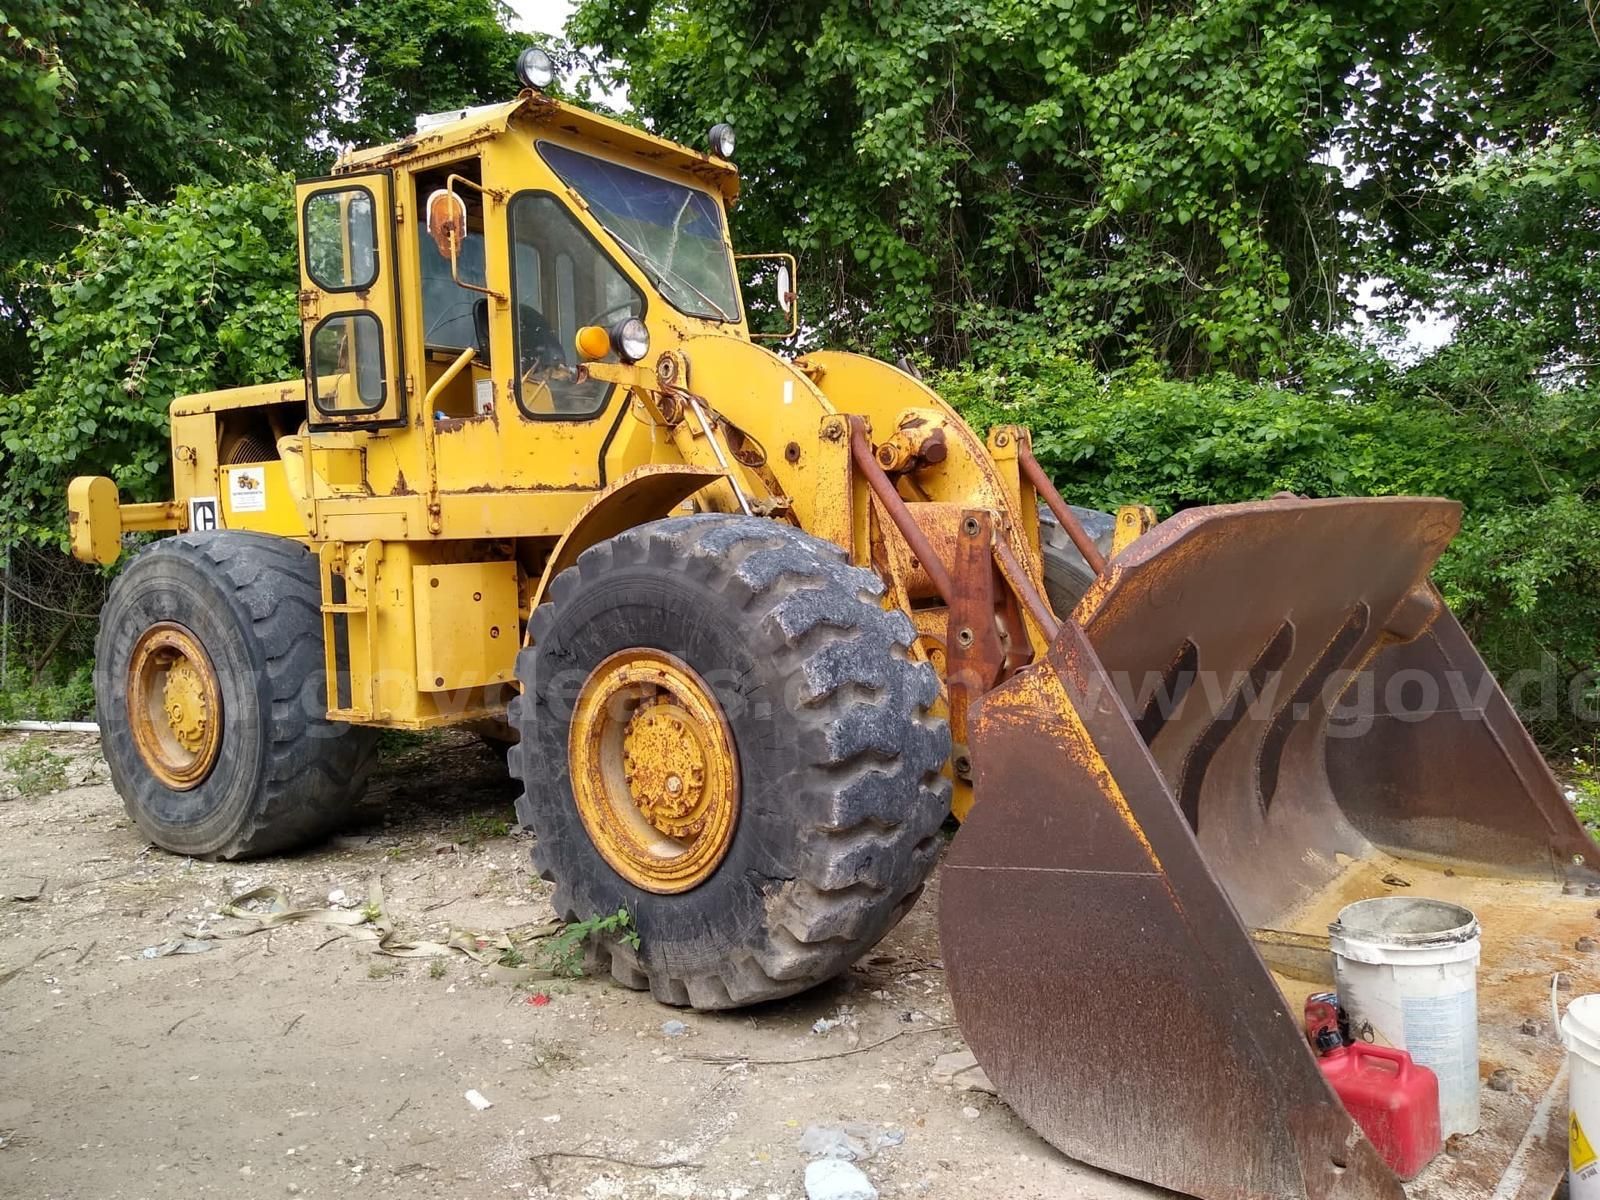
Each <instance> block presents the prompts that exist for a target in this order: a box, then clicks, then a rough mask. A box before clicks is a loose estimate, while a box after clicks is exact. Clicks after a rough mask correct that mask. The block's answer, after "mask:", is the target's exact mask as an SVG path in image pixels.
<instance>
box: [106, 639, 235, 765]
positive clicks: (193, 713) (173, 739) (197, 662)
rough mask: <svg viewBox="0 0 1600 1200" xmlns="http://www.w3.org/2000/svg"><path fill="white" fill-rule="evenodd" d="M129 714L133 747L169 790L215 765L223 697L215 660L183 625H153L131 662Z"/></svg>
mask: <svg viewBox="0 0 1600 1200" xmlns="http://www.w3.org/2000/svg"><path fill="white" fill-rule="evenodd" d="M127 703H128V716H129V726H130V730H131V732H132V735H133V744H134V747H135V748H136V749H137V750H138V752H139V755H140V757H141V758H143V759H144V762H145V765H146V766H148V767H149V768H150V771H151V773H152V774H154V775H155V776H156V778H157V779H159V780H160V781H161V782H162V783H163V784H165V785H166V786H167V787H169V788H172V789H173V790H175V791H187V790H188V789H190V788H192V787H195V786H196V785H197V784H199V783H200V782H201V781H202V780H203V779H205V777H206V776H207V775H209V774H210V773H211V768H212V767H213V766H215V765H216V761H217V751H218V750H219V748H220V747H221V744H222V698H221V691H220V689H219V687H218V685H217V673H216V670H215V669H214V668H213V667H212V665H211V658H210V656H209V655H207V654H206V652H205V648H204V647H203V646H201V645H200V641H199V639H198V638H196V637H195V635H194V634H193V633H192V632H190V631H189V630H188V629H186V628H184V627H183V626H182V625H179V624H176V623H175V622H170V621H163V622H161V623H159V624H156V625H152V626H151V627H150V628H149V629H147V630H145V632H144V633H143V634H142V635H141V636H140V638H139V640H138V641H137V642H136V643H135V644H134V647H133V654H132V656H131V657H130V659H129V662H128V692H127Z"/></svg>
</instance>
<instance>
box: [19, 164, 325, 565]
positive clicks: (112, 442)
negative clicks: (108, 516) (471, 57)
mask: <svg viewBox="0 0 1600 1200" xmlns="http://www.w3.org/2000/svg"><path fill="white" fill-rule="evenodd" d="M294 219H295V218H294V191H293V187H292V181H291V180H290V179H289V178H288V177H286V176H283V175H280V174H278V173H277V172H276V171H274V170H272V169H270V168H268V167H266V166H265V165H258V166H257V167H256V168H255V170H254V172H253V173H252V175H251V176H250V177H248V178H245V179H242V180H240V181H239V182H236V183H233V184H230V185H228V186H225V187H224V186H218V185H214V184H186V185H183V186H181V187H180V188H179V189H178V191H177V194H176V195H175V196H174V197H173V199H172V200H171V201H169V202H167V203H165V204H153V203H150V202H148V201H136V202H134V203H132V204H130V205H128V206H126V207H125V208H122V209H112V208H102V209H101V210H100V211H99V212H98V213H97V214H96V223H95V226H94V228H93V229H92V230H91V231H90V232H89V233H88V234H87V235H86V236H85V237H84V238H83V239H82V240H81V241H80V242H79V243H78V245H77V246H75V247H74V248H73V249H72V251H71V252H70V253H69V254H68V255H67V256H66V257H65V258H64V259H63V260H62V261H61V262H60V263H58V264H56V265H55V266H53V267H51V268H50V269H49V270H48V271H47V272H46V274H45V275H44V277H43V280H42V284H41V294H42V303H41V305H40V310H39V312H40V319H39V320H38V322H37V323H36V324H35V326H34V330H33V349H34V351H35V353H36V355H37V358H38V361H39V364H40V365H39V369H38V372H37V375H36V377H35V379H34V381H33V383H32V385H31V386H30V387H29V388H27V389H26V390H25V391H23V392H21V393H19V394H17V395H15V396H11V397H8V398H7V399H6V402H5V403H4V404H3V405H0V478H3V479H4V480H5V482H6V486H5V488H4V490H3V492H0V531H3V536H0V551H3V549H4V543H8V542H11V541H13V540H24V539H25V540H29V541H34V542H42V543H45V544H53V545H57V546H64V545H65V540H66V523H65V503H64V502H65V493H64V490H63V489H64V488H65V486H66V482H67V479H68V478H69V477H70V476H71V475H73V474H105V475H110V476H111V477H112V478H113V479H115V480H116V481H117V484H118V486H119V487H120V488H121V489H122V491H123V493H124V494H125V495H127V496H128V497H129V498H130V499H132V500H153V499H158V498H162V497H165V496H168V495H170V494H171V493H170V487H171V483H170V479H169V474H170V470H169V468H170V463H169V452H168V446H167V408H168V405H169V404H170V403H171V402H172V401H173V400H174V399H176V398H177V397H179V396H183V395H187V394H190V393H194V392H204V391H209V390H212V389H214V388H220V387H229V386H234V385H238V384H246V383H257V382H264V381H267V380H271V379H282V378H285V377H289V376H292V375H293V374H294V373H295V371H296V370H297V369H298V368H297V365H296V364H297V361H298V358H299V353H300V349H299V328H300V327H299V315H298V313H297V311H296V309H295V286H296V279H297V275H296V266H295V238H294Z"/></svg>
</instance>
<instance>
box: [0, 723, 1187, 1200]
mask: <svg viewBox="0 0 1600 1200" xmlns="http://www.w3.org/2000/svg"><path fill="white" fill-rule="evenodd" d="M19 751H22V753H20V754H19ZM19 764H20V765H19ZM0 766H4V769H0V888H3V892H0V1081H3V1084H0V1195H3V1196H6V1197H17V1198H31V1197H85V1198H93V1200H120V1198H123V1197H128V1198H133V1197H166V1196H182V1197H185V1198H188V1197H197V1196H227V1197H240V1198H248V1197H258V1196H259V1197H283V1196H291V1195H293V1196H305V1197H316V1196H326V1197H332V1196H348V1195H351V1194H361V1193H368V1194H374V1195H380V1196H394V1197H477V1196H501V1195H516V1196H526V1197H529V1198H533V1200H542V1198H546V1197H552V1198H553V1197H562V1198H566V1197H586V1198H590V1200H633V1198H644V1197H695V1198H710V1200H775V1198H779V1197H781V1198H783V1200H790V1198H798V1197H803V1196H804V1195H805V1187H804V1184H803V1175H804V1171H805V1167H806V1164H807V1162H808V1161H810V1159H811V1158H812V1157H813V1155H812V1154H810V1153H808V1152H807V1150H808V1149H810V1148H813V1147H815V1146H817V1145H818V1144H819V1143H820V1142H826V1141H828V1140H829V1139H830V1138H831V1139H837V1138H839V1137H850V1138H853V1139H854V1140H855V1143H856V1146H857V1148H858V1150H860V1151H861V1152H862V1153H864V1154H870V1157H864V1158H863V1159H862V1160H861V1161H860V1162H859V1163H858V1166H859V1167H860V1168H861V1169H862V1170H863V1171H864V1172H865V1173H866V1175H867V1176H868V1177H869V1178H870V1179H871V1181H872V1183H873V1185H874V1186H875V1187H876V1188H877V1189H878V1191H879V1194H880V1195H881V1196H883V1197H885V1198H890V1197H931V1198H938V1197H952V1198H956V1197H960V1198H963V1200H965V1198H967V1197H984V1198H986V1200H991V1198H992V1200H1000V1198H1010V1197H1016V1198H1019V1200H1020V1198H1023V1197H1038V1198H1045V1197H1051V1198H1054V1197H1074V1198H1078V1197H1081V1198H1085V1200H1122V1198H1134V1197H1146V1198H1148V1197H1154V1196H1156V1195H1158V1193H1157V1192H1155V1191H1154V1190H1152V1189H1148V1188H1143V1187H1139V1186H1136V1185H1133V1184H1130V1183H1127V1182H1125V1181H1122V1180H1119V1179H1117V1178H1115V1177H1112V1176H1108V1175H1104V1174H1102V1173H1100V1172H1097V1171H1095V1170H1093V1169H1092V1168H1089V1167H1086V1166H1083V1165H1081V1164H1078V1163H1075V1162H1072V1161H1071V1160H1068V1159H1066V1158H1064V1157H1063V1156H1062V1155H1060V1154H1059V1153H1057V1152H1056V1151H1055V1150H1054V1149H1052V1148H1051V1147H1049V1146H1048V1145H1046V1144H1045V1143H1044V1142H1042V1141H1040V1140H1039V1139H1038V1138H1037V1137H1035V1136H1034V1135H1033V1134H1031V1133H1030V1132H1029V1131H1028V1130H1027V1129H1026V1128H1025V1127H1024V1126H1023V1125H1022V1124H1021V1123H1020V1122H1019V1121H1018V1120H1017V1119H1016V1118H1015V1117H1013V1116H1012V1115H1011V1113H1010V1112H1009V1110H1008V1109H1007V1108H1006V1107H1005V1105H1004V1104H1002V1103H1001V1102H1000V1101H998V1100H997V1099H995V1098H994V1097H993V1096H990V1095H988V1094H985V1093H983V1092H981V1091H964V1090H960V1089H959V1088H958V1087H957V1086H956V1085H954V1084H952V1083H950V1082H947V1081H945V1080H943V1079H940V1078H937V1077H936V1076H935V1073H934V1070H933V1067H934V1063H935V1060H936V1059H937V1058H938V1056H939V1055H941V1054H945V1053H949V1052H952V1051H959V1050H961V1049H962V1043H961V1038H960V1035H959V1033H958V1032H957V1031H956V1030H955V1028H954V1027H953V1023H952V1022H953V1018H952V1016H951V1011H950V1002H949V997H948V995H947V994H946V991H945V987H944V979H943V971H942V968H941V964H940V961H939V947H938V941H937V935H936V930H935V922H934V915H935V913H936V911H937V892H938V884H937V878H936V879H935V881H934V883H933V885H932V886H931V887H930V888H929V891H928V893H927V895H925V897H924V899H923V900H922V902H921V903H920V904H919V905H918V907H917V908H916V909H915V910H914V911H913V913H912V914H911V916H910V917H909V918H908V919H907V920H906V921H905V922H904V923H903V924H902V925H901V926H900V928H899V929H897V930H896V931H895V932H894V933H892V934H891V935H890V936H889V937H888V938H887V939H886V940H885V941H884V942H883V943H882V944H881V945H880V946H879V947H878V949H877V950H876V951H874V952H873V953H872V954H871V955H870V956H869V957H868V958H867V959H865V960H864V961H862V962H860V963H858V964H857V965H856V966H855V968H853V969H852V970H851V971H850V972H849V973H848V974H847V975H846V976H845V977H844V978H841V979H839V980H837V981H835V982H833V983H830V984H828V985H825V986H824V987H821V988H818V989H815V990H814V991H812V992H810V993H808V994H806V995H804V996H802V997H799V998H797V999H794V1000H789V1001H784V1002H781V1003H778V1004H773V1005H768V1006H765V1007H762V1008H759V1009H754V1010H746V1011H742V1012H738V1013H731V1014H721V1015H713V1014H701V1013H693V1012H683V1011H679V1010H673V1009H668V1008H663V1007H661V1006H659V1005H657V1004H655V1003H654V1002H652V1001H651V1000H650V998H649V997H648V995H643V994H637V993H633V992H629V991H626V990H624V989H622V988H619V987H616V986H614V985H612V984H610V983H609V982H606V981H601V980H593V979H588V978H578V979H555V980H550V981H533V982H521V983H518V982H510V981H507V980H505V979H503V978H501V975H502V974H503V973H502V972H500V971H497V970H494V969H493V968H492V967H491V966H490V965H488V964H487V963H484V962H479V961H475V960H474V959H471V958H469V957H467V956H466V955H465V954H461V953H451V954H449V955H448V956H446V957H438V958H428V959H420V958H394V957H389V956H386V955H384V954H381V953H379V952H378V951H379V944H378V942H377V941H376V940H374V939H372V938H370V937H367V938H362V937H360V936H359V935H360V933H361V930H360V929H359V928H358V929H356V930H355V933H356V936H350V934H351V927H349V926H336V925H335V926H330V925H327V924H315V923H310V922H306V923H298V924H289V925H283V926H280V927H276V928H272V929H270V930H267V931H264V932H255V933H250V934H247V935H244V936H233V937H222V938H219V939H216V940H213V941H205V942H203V943H202V944H205V945H209V946H210V947H212V948H211V949H209V950H208V951H207V952H205V953H198V954H171V955H168V956H164V957H145V956H144V953H143V952H144V951H145V950H146V949H147V948H154V947H160V946H163V945H165V944H167V943H170V942H172V941H174V940H180V941H181V940H182V939H184V938H185V936H186V935H188V934H193V933H197V932H206V931H215V932H223V933H237V932H238V931H241V930H248V929H251V928H253V923H252V922H249V921H244V920H238V919H234V918H230V917H225V916H220V915H219V914H218V909H219V908H220V907H221V906H222V905H224V904H226V903H227V902H228V901H229V900H230V899H231V898H232V897H235V896H238V895H241V894H242V893H245V892H248V891H250V890H252V889H255V888H258V887H262V886H271V887H275V888H277V889H279V891H281V892H282V893H284V894H285V895H286V896H287V897H288V899H289V901H290V903H291V904H292V905H293V906H294V907H296V908H301V907H304V908H312V909H329V908H334V909H341V908H342V909H343V910H344V911H346V912H350V913H352V914H355V913H360V912H361V910H362V908H363V907H364V905H365V901H366V898H367V896H368V894H369V888H370V887H371V885H372V884H373V882H374V881H378V882H380V883H381V887H382V896H383V902H382V914H383V919H384V920H385V922H387V923H388V924H391V925H392V926H393V928H394V932H395V937H396V938H397V939H402V940H407V941H415V940H423V939H427V940H432V941H435V942H443V941H446V940H447V939H448V938H450V937H451V936H453V935H457V934H461V933H464V932H465V933H470V934H473V935H476V936H478V937H483V938H489V939H492V938H493V937H495V936H496V935H498V934H500V933H503V932H506V931H510V932H511V934H512V936H513V937H516V936H518V934H519V932H521V931H526V930H528V929H532V928H536V927H538V926H540V925H542V924H543V923H544V922H547V921H549V920H550V919H551V918H552V917H553V913H552V911H551V909H550V906H549V903H548V900H547V899H546V894H547V887H546V885H545V884H543V883H541V882H540V881H539V880H538V879H536V878H534V877H532V875H531V874H530V872H529V867H528V841H527V839H526V837H525V836H524V835H522V834H520V833H518V832H516V831H513V830H511V829H510V828H509V823H510V821H511V808H512V800H513V798H514V789H513V785H512V784H511V783H510V781H509V780H508V779H507V778H506V774H505V770H504V764H503V761H502V760H501V759H500V758H499V756H498V755H496V754H495V753H494V752H492V751H490V750H488V749H486V748H484V747H483V746H482V745H480V743H478V742H477V741H476V740H474V739H471V738H469V737H466V736H464V735H457V734H452V735H441V736H439V737H436V738H432V739H429V740H427V741H412V742H410V743H408V744H405V745H403V746H400V747H399V748H397V749H395V750H394V751H393V752H391V753H390V754H388V755H387V756H386V757H385V759H384V761H383V763H382V765H381V767H380V769H379V773H378V776H377V777H376V779H375V781H374V785H373V788H372V790H371V794H370V795H369V797H368V799H367V801H366V802H365V803H364V804H363V805H362V807H361V809H360V810H359V812H358V813H357V814H356V816H355V819H354V820H353V821H352V823H351V825H350V827H349V828H348V829H347V830H346V832H345V833H344V834H343V835H342V836H340V837H338V838H336V839H334V840H332V841H330V842H328V843H325V844H324V845H322V846H319V847H317V848H315V849H313V850H312V851H311V852H309V853H306V854H303V855H299V856H295V857H287V858H274V859H268V860H264V861H260V862H250V863H233V864H213V863H202V862H195V861H192V860H188V859H180V858H174V857H171V856H169V855H166V854H164V853H162V852H161V851H158V850H155V849H153V848H152V847H150V846H149V845H148V844H147V843H146V842H145V841H144V840H143V838H142V837H141V836H140V835H139V832H138V830H137V829H136V828H135V827H134V826H133V825H132V823H131V822H130V821H129V820H128V818H127V817H126V815H125V814H124V812H123V809H122V803H121V801H120V800H119V799H118V797H117V796H116V794H115V793H114V792H113V791H112V789H111V787H110V786H109V784H108V783H107V782H106V771H105V766H104V763H103V762H102V761H101V759H100V756H99V752H98V748H97V746H96V743H95V741H94V739H92V738H85V737H75V736H68V735H44V734H34V735H17V734H10V735H0ZM19 785H20V786H19ZM19 790H20V791H22V792H24V793H26V794H22V795H18V792H19ZM7 797H9V798H7ZM330 895H331V896H334V897H336V898H337V899H335V900H334V901H330V899H329V897H330ZM472 944H474V945H475V944H476V943H472ZM532 953H533V951H530V955H531V954H532ZM673 1022H677V1023H679V1024H672V1023H673ZM469 1090H471V1091H475V1092H477V1093H479V1094H480V1095H481V1097H482V1098H483V1099H485V1100H487V1101H488V1102H489V1104H490V1107H488V1108H485V1109H479V1108H477V1107H475V1106H474V1105H473V1104H472V1103H470V1102H469V1101H468V1099H466V1096H465V1094H466V1093H467V1092H468V1091H469ZM812 1126H818V1127H821V1128H820V1129H819V1130H810V1132H809V1134H808V1130H809V1129H810V1127H812ZM802 1143H804V1144H805V1148H803V1147H802ZM1159 1194H1165V1193H1159Z"/></svg>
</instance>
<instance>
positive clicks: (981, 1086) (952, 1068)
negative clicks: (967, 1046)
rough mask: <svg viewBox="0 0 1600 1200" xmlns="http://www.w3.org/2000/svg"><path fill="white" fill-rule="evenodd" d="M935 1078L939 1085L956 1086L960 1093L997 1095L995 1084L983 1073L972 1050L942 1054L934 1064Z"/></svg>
mask: <svg viewBox="0 0 1600 1200" xmlns="http://www.w3.org/2000/svg"><path fill="white" fill-rule="evenodd" d="M933 1078H934V1079H935V1080H936V1081H937V1082H939V1083H948V1084H952V1085H954V1087H955V1089H956V1091H958V1092H988V1093H989V1095H991V1096H993V1095H995V1094H996V1093H995V1090H994V1084H992V1083H990V1082H989V1077H988V1076H987V1075H985V1074H984V1073H983V1068H982V1067H980V1066H979V1065H978V1059H977V1057H976V1056H975V1055H974V1054H973V1053H972V1051H971V1050H954V1051H951V1052H950V1053H949V1054H941V1055H939V1057H938V1058H936V1059H935V1060H934V1063H933Z"/></svg>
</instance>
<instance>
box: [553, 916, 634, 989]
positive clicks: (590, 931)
mask: <svg viewBox="0 0 1600 1200" xmlns="http://www.w3.org/2000/svg"><path fill="white" fill-rule="evenodd" d="M608 933H615V934H620V935H621V937H622V940H623V941H625V942H627V943H628V945H630V946H632V947H633V948H634V949H635V950H637V949H638V948H639V933H638V931H637V930H636V929H634V927H633V914H632V913H630V912H629V911H628V910H627V909H625V908H619V909H617V911H616V912H614V913H610V914H608V915H606V916H603V917H590V918H589V919H588V920H587V921H573V922H571V923H570V924H567V925H563V926H562V927H561V929H560V930H559V931H558V932H556V933H555V934H553V935H552V936H551V937H549V938H547V939H546V940H545V941H543V942H541V943H540V944H539V956H540V958H541V959H542V960H543V961H544V962H545V963H546V964H547V965H548V966H549V967H550V969H551V970H552V971H554V972H555V973H556V974H558V975H565V976H567V977H568V978H572V979H576V978H577V977H578V976H580V975H582V974H583V950H584V944H585V943H586V942H588V940H589V939H590V938H591V937H594V936H596V935H599V934H608Z"/></svg>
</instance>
